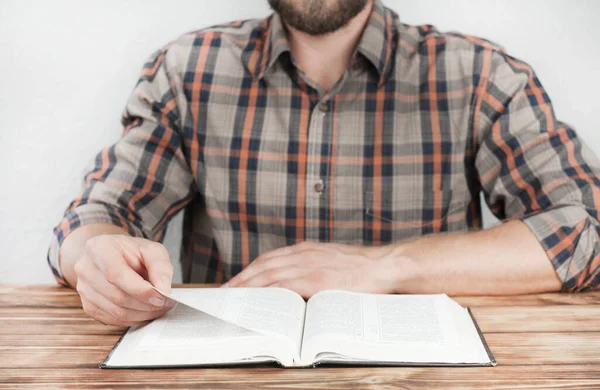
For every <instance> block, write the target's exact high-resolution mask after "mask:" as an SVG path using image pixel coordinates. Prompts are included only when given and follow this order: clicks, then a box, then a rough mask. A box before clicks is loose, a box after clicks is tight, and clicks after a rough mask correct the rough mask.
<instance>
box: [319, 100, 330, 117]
mask: <svg viewBox="0 0 600 390" xmlns="http://www.w3.org/2000/svg"><path fill="white" fill-rule="evenodd" d="M319 110H321V112H322V113H323V114H325V113H327V112H329V103H327V102H323V103H321V104H319Z"/></svg>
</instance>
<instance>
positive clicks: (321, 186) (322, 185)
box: [315, 180, 325, 194]
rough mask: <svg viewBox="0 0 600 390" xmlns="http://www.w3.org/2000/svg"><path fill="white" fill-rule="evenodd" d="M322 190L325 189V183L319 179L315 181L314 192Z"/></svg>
mask: <svg viewBox="0 0 600 390" xmlns="http://www.w3.org/2000/svg"><path fill="white" fill-rule="evenodd" d="M324 190H325V183H323V180H319V181H318V182H316V183H315V191H316V192H318V193H319V194H320V193H322V192H323V191H324Z"/></svg>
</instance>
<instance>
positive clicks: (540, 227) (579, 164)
mask: <svg viewBox="0 0 600 390" xmlns="http://www.w3.org/2000/svg"><path fill="white" fill-rule="evenodd" d="M482 64H483V67H484V68H487V69H488V72H487V75H486V74H485V73H484V72H483V73H482V74H483V77H482V78H481V80H480V89H479V91H480V92H479V93H478V96H477V99H476V107H477V109H476V110H475V113H474V126H475V130H476V132H477V139H478V142H479V147H478V150H477V155H476V159H475V161H476V170H477V173H478V175H479V179H480V182H481V185H482V188H483V191H484V194H485V198H486V201H487V203H488V205H489V206H490V209H491V210H492V212H493V213H494V214H495V215H496V216H497V217H499V218H500V219H520V220H522V221H523V222H524V223H525V224H526V225H527V226H528V227H529V228H530V229H531V231H532V232H533V234H534V235H535V236H536V237H537V239H538V240H539V242H540V244H541V245H542V247H543V248H544V250H545V251H546V254H547V256H548V258H549V260H550V262H551V263H552V265H553V267H554V269H555V271H556V274H557V275H558V277H559V278H560V280H561V281H562V286H563V287H562V288H563V290H564V291H584V290H592V289H599V288H600V243H599V236H600V224H599V222H598V210H599V209H600V180H599V172H600V168H599V167H600V164H599V163H598V159H597V158H596V156H594V155H593V153H592V152H591V151H590V150H589V148H587V147H586V145H585V144H584V143H583V142H582V140H581V139H580V138H579V137H578V136H577V134H576V133H575V131H574V130H573V129H572V128H571V127H570V126H568V125H566V124H564V123H562V122H560V121H558V120H557V119H556V116H555V114H554V110H553V107H552V103H551V100H550V98H549V96H548V94H547V93H546V91H545V90H544V88H543V86H542V84H541V83H540V81H539V80H538V78H537V77H536V75H535V73H534V72H533V70H532V69H531V68H530V67H529V66H528V65H527V64H525V63H523V62H521V61H519V60H517V59H515V58H513V57H510V56H508V55H506V54H505V53H503V52H501V51H498V50H492V51H489V52H486V53H485V54H484V58H483V60H482ZM523 261H527V259H523ZM515 272H518V270H515Z"/></svg>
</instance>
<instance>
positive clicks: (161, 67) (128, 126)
mask: <svg viewBox="0 0 600 390" xmlns="http://www.w3.org/2000/svg"><path fill="white" fill-rule="evenodd" d="M167 54H168V53H167V49H164V50H160V51H158V52H156V53H155V54H153V55H152V56H151V57H150V59H149V60H148V61H147V62H146V64H145V65H144V68H143V70H142V72H141V76H140V78H139V80H138V82H137V85H136V87H135V88H134V91H133V93H132V94H131V96H130V98H129V100H128V102H127V105H126V108H125V111H124V114H123V118H122V123H123V125H124V131H123V135H122V137H121V138H120V139H119V140H118V141H117V142H116V143H115V144H114V145H112V146H110V147H108V148H106V149H104V150H103V151H101V152H100V153H99V154H98V155H97V156H96V158H95V160H94V162H93V164H92V166H91V169H90V170H89V171H87V174H86V175H85V177H84V182H83V190H82V191H81V194H80V195H79V196H78V197H77V198H76V199H75V200H74V201H73V202H72V203H71V204H70V206H69V207H68V208H67V210H66V212H65V214H64V218H63V219H62V221H61V222H60V223H59V224H58V226H57V227H56V228H55V229H54V236H53V239H52V242H51V244H50V249H49V251H48V259H47V260H48V264H49V266H50V268H51V270H52V273H53V274H54V276H55V278H56V280H57V281H58V282H59V283H60V284H65V285H66V281H65V279H64V278H63V276H62V274H61V272H60V266H59V261H58V260H59V258H58V254H59V249H60V245H61V244H62V242H63V241H64V239H65V238H66V237H67V236H68V235H69V234H70V233H71V232H72V231H74V230H75V229H77V228H79V227H81V226H84V225H87V224H92V223H109V224H112V225H115V226H118V227H121V228H123V229H124V230H126V231H127V232H128V233H129V234H131V235H132V236H137V237H144V238H148V239H152V240H161V239H162V237H163V234H164V230H165V227H166V224H167V222H168V221H169V219H170V218H171V217H172V216H174V215H175V214H176V213H177V211H179V210H180V209H182V208H183V207H185V205H186V204H187V203H188V202H189V201H190V200H191V199H192V198H193V196H194V195H195V194H196V193H197V190H196V187H195V182H194V179H193V175H192V172H191V169H190V166H189V165H188V163H187V161H186V158H185V156H184V153H183V151H182V140H183V136H182V133H181V131H180V128H181V113H182V112H183V113H185V112H186V110H187V108H186V107H185V105H186V100H185V98H182V96H184V95H183V92H182V91H181V85H180V84H181V83H180V78H179V77H177V76H176V75H171V74H170V73H169V70H168V66H167V62H168V61H167Z"/></svg>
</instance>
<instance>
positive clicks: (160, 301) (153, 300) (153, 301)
mask: <svg viewBox="0 0 600 390" xmlns="http://www.w3.org/2000/svg"><path fill="white" fill-rule="evenodd" d="M150 303H151V304H152V305H154V306H164V305H165V300H164V299H163V298H159V297H152V298H150Z"/></svg>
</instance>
